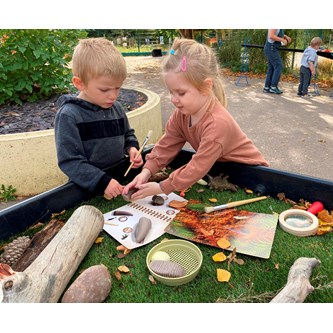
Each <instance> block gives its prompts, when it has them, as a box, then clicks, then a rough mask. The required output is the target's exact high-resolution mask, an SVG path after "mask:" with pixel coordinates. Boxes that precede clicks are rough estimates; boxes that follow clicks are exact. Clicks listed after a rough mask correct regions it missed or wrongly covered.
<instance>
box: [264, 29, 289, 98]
mask: <svg viewBox="0 0 333 333" xmlns="http://www.w3.org/2000/svg"><path fill="white" fill-rule="evenodd" d="M290 43H291V38H290V37H289V36H287V35H285V34H284V32H283V29H268V33H267V40H266V43H265V47H264V52H265V55H266V58H267V60H268V68H267V74H266V80H265V86H264V93H272V94H278V95H279V94H282V93H283V91H282V90H280V89H279V87H278V84H279V82H280V77H281V73H282V70H283V64H282V59H281V55H280V51H279V49H280V47H281V46H286V45H287V44H290Z"/></svg>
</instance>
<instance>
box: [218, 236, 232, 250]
mask: <svg viewBox="0 0 333 333" xmlns="http://www.w3.org/2000/svg"><path fill="white" fill-rule="evenodd" d="M217 245H218V246H219V247H220V248H221V249H227V248H228V247H230V245H231V244H230V242H229V241H228V240H227V239H226V238H220V239H219V240H218V241H217Z"/></svg>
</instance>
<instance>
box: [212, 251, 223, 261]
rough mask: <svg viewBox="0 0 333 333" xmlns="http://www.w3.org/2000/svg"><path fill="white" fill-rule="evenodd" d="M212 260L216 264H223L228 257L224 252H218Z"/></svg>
mask: <svg viewBox="0 0 333 333" xmlns="http://www.w3.org/2000/svg"><path fill="white" fill-rule="evenodd" d="M212 258H213V260H214V261H215V262H222V261H224V260H226V259H227V257H226V255H225V254H224V253H223V252H218V253H216V254H214V255H213V257H212Z"/></svg>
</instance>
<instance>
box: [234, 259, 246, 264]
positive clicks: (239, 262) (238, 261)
mask: <svg viewBox="0 0 333 333" xmlns="http://www.w3.org/2000/svg"><path fill="white" fill-rule="evenodd" d="M234 262H235V263H236V264H238V265H244V260H243V259H240V258H234Z"/></svg>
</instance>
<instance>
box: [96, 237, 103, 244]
mask: <svg viewBox="0 0 333 333" xmlns="http://www.w3.org/2000/svg"><path fill="white" fill-rule="evenodd" d="M103 239H104V237H97V238H96V240H95V244H100V243H102V242H103Z"/></svg>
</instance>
